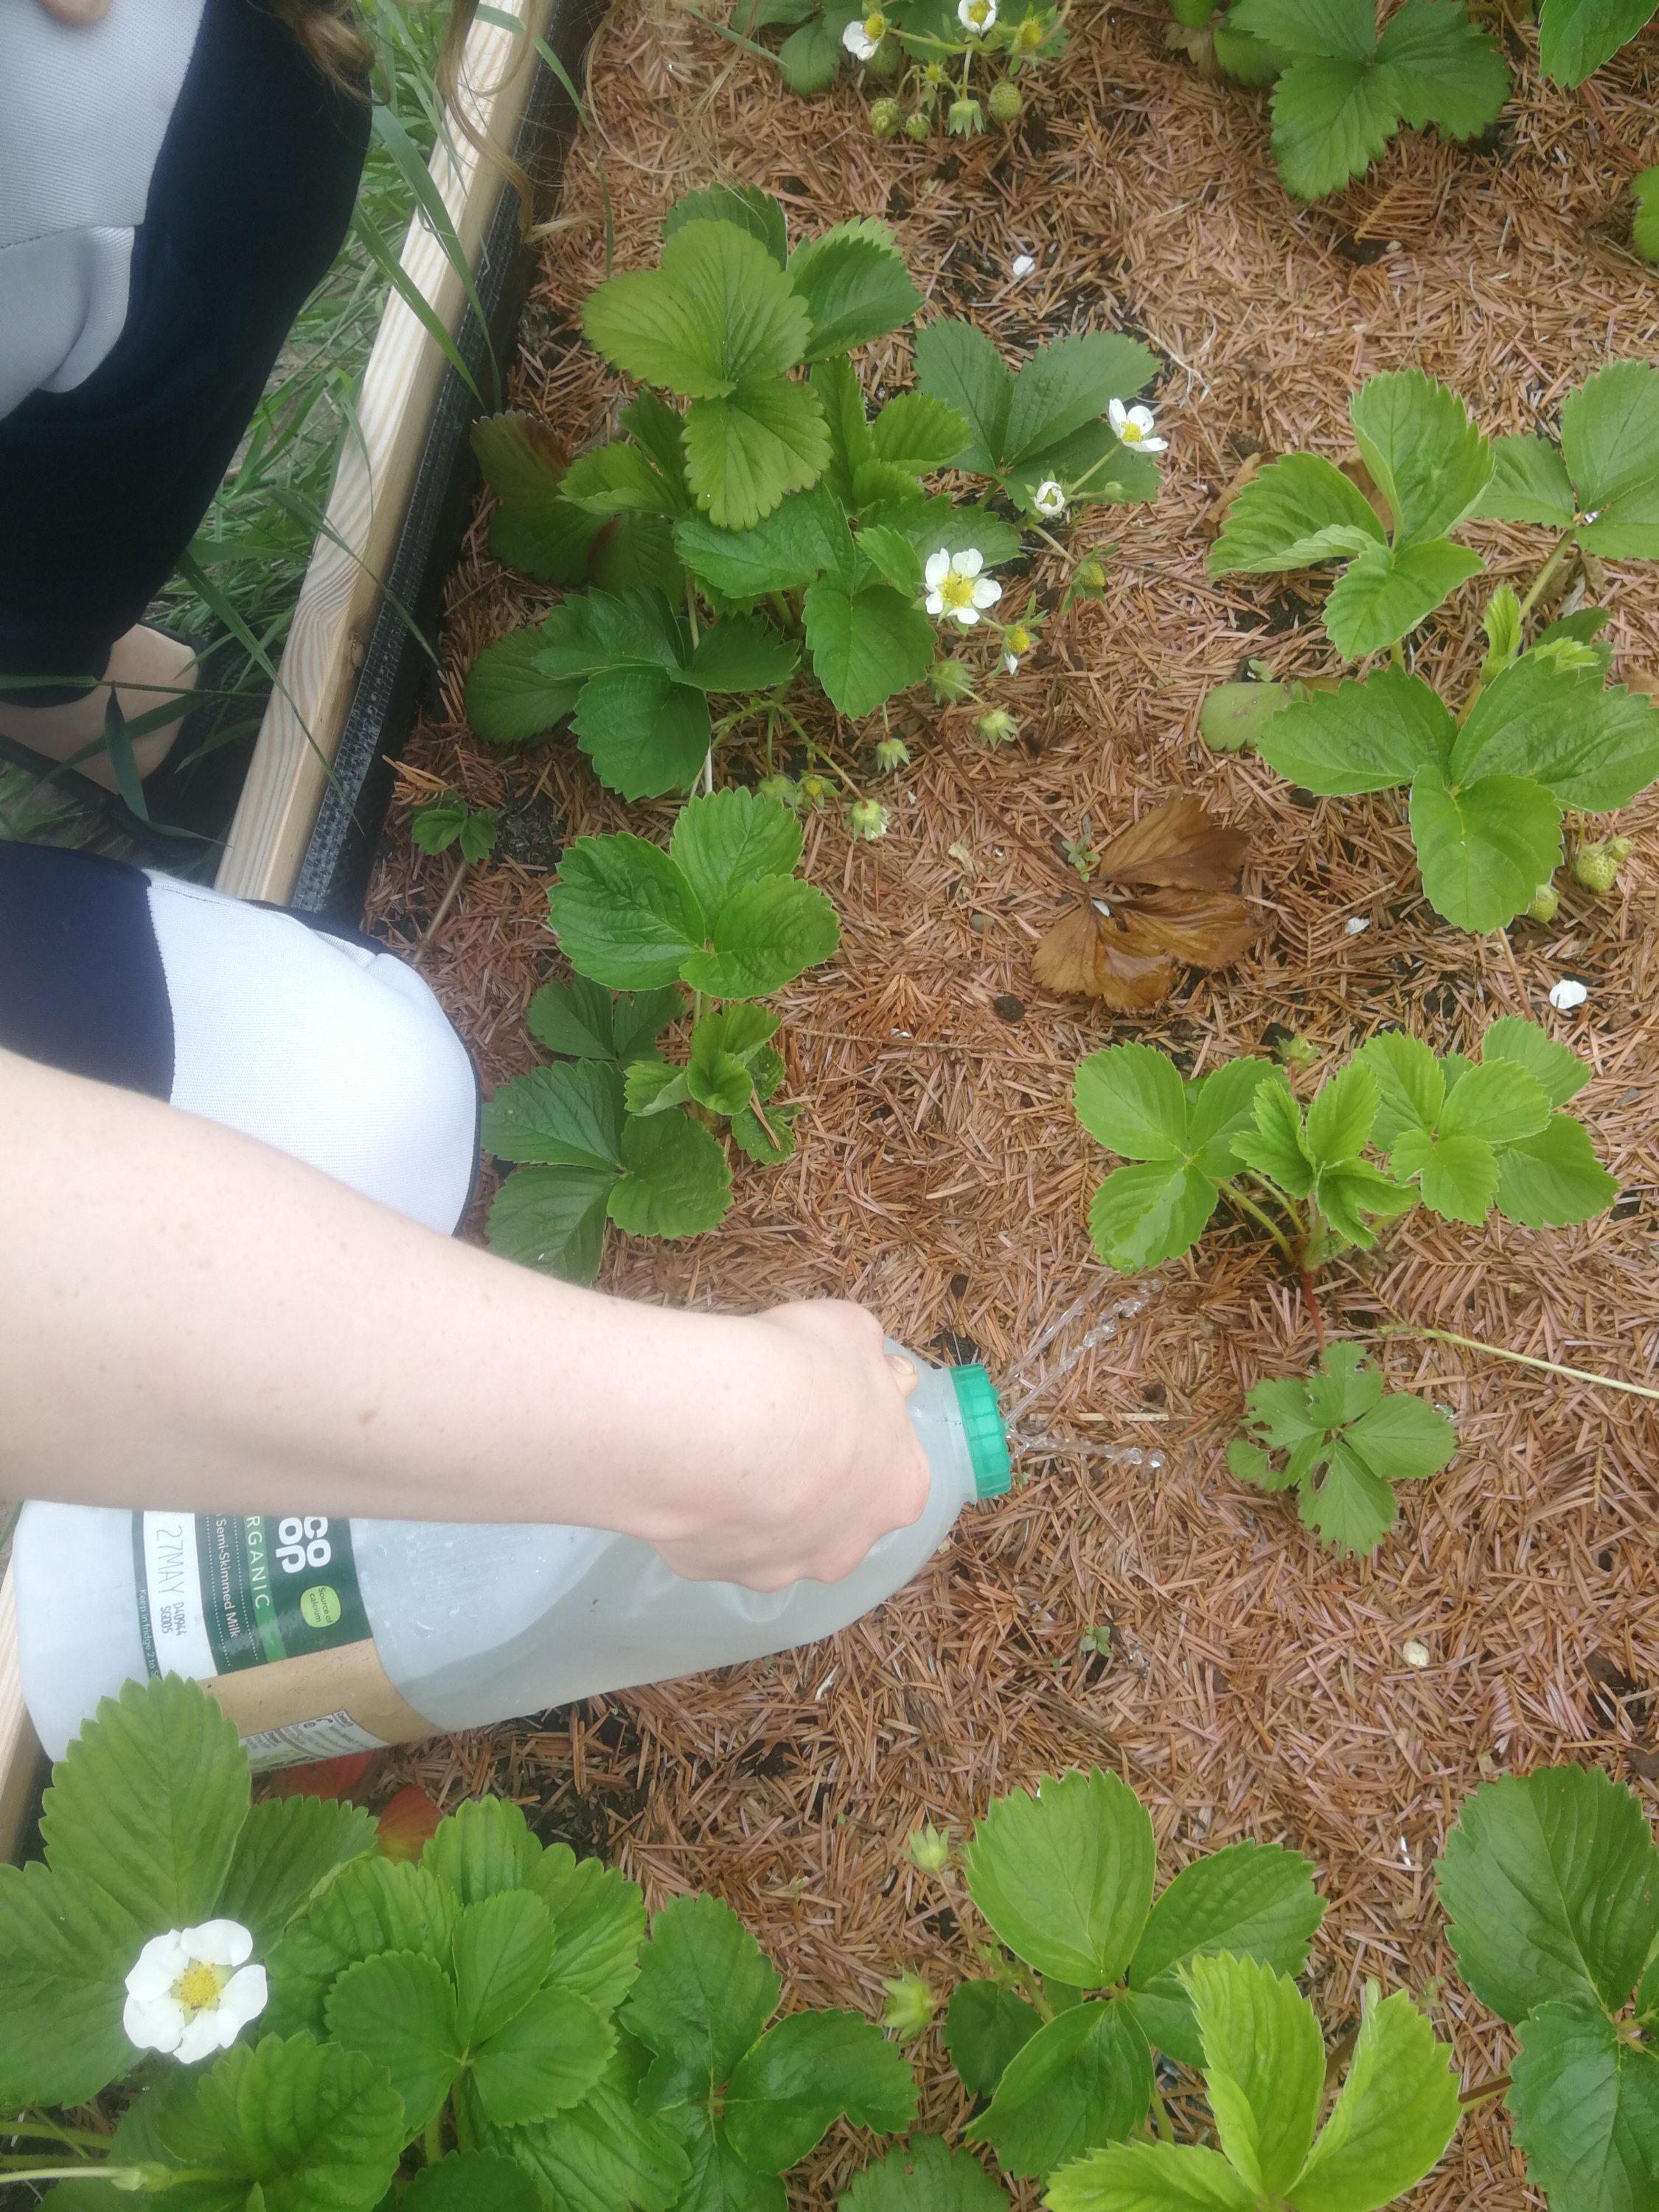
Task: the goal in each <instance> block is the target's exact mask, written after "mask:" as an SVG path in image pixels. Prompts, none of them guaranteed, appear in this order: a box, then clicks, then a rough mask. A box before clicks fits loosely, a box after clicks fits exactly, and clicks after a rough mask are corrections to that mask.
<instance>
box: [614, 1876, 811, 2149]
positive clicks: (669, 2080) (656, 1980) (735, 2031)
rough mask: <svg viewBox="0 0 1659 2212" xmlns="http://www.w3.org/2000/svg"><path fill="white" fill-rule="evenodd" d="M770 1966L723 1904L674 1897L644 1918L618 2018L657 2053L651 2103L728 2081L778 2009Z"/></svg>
mask: <svg viewBox="0 0 1659 2212" xmlns="http://www.w3.org/2000/svg"><path fill="white" fill-rule="evenodd" d="M781 1989H782V1984H781V1982H780V1981H779V1979H778V1976H777V1972H776V1971H775V1968H774V1966H773V1965H772V1962H771V1960H769V1959H768V1958H767V1956H766V1954H765V1953H764V1952H763V1950H762V1949H761V1948H760V1946H759V1944H758V1943H757V1942H756V1941H755V1939H754V1937H753V1936H750V1933H749V1932H748V1930H747V1929H745V1928H744V1924H743V1923H742V1922H741V1921H740V1920H739V1919H738V1916H737V1914H736V1913H735V1912H733V1911H732V1909H731V1907H730V1906H729V1905H722V1904H721V1903H720V1899H718V1898H714V1897H681V1898H676V1899H674V1900H673V1901H672V1902H671V1904H668V1905H664V1906H663V1908H662V1910H661V1911H659V1913H658V1914H657V1915H656V1916H655V1917H654V1918H653V1921H652V1923H651V1934H650V1936H649V1939H648V1940H647V1942H646V1944H645V1946H644V1948H643V1949H642V1950H641V1953H640V1961H639V1973H638V1976H637V1978H636V1979H635V1983H634V1986H633V1988H632V1990H630V1991H629V1996H628V1999H627V2002H626V2003H625V2004H624V2005H623V2010H622V2014H621V2024H622V2026H623V2027H624V2028H626V2030H627V2031H628V2033H629V2034H630V2035H633V2036H636V2037H637V2038H638V2039H639V2040H640V2041H641V2043H643V2044H644V2045H646V2047H647V2049H648V2050H649V2051H652V2052H653V2053H654V2054H655V2057H654V2063H653V2065H652V2067H651V2069H650V2071H649V2072H648V2073H647V2075H646V2078H645V2093H644V2101H645V2103H646V2105H647V2108H648V2109H651V2110H653V2111H661V2110H662V2109H663V2108H664V2107H665V2106H670V2105H675V2104H684V2103H687V2102H693V2101H697V2100H702V2101H706V2100H707V2099H708V2096H709V2094H710V2093H711V2092H712V2091H714V2090H715V2089H718V2088H719V2087H720V2086H721V2085H722V2083H724V2082H725V2081H727V2080H729V2079H730V2077H731V2075H732V2069H734V2067H735V2066H736V2065H737V2063H738V2060H739V2059H740V2058H741V2057H742V2056H743V2054H744V2051H747V2050H748V2049H749V2047H750V2045H751V2044H752V2043H754V2041H755V2040H756V2039H757V2036H758V2035H759V2034H760V2032H761V2030H762V2029H763V2027H765V2025H766V2023H767V2021H769V2019H770V2018H771V2016H772V2015H773V2013H774V2012H775V2010H776V2009H777V2002H778V1997H779V1995H780V1993H781Z"/></svg>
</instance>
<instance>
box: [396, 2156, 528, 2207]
mask: <svg viewBox="0 0 1659 2212" xmlns="http://www.w3.org/2000/svg"><path fill="white" fill-rule="evenodd" d="M483 2205H488V2206H489V2212H542V2199H541V2197H540V2196H539V2195H538V2191H537V2188H536V2185H535V2183H534V2181H532V2179H531V2177H530V2176H529V2174H527V2173H526V2172H525V2170H524V2168H523V2167H522V2166H515V2165H514V2164H513V2160H511V2159H510V2158H497V2157H496V2156H495V2154H494V2153H493V2152H491V2151H478V2150H463V2151H452V2152H451V2153H450V2154H449V2155H448V2157H447V2158H441V2159H440V2160H438V2162H437V2164H436V2165H435V2166H422V2168H421V2169H420V2171H419V2172H418V2173H416V2176H415V2177H414V2179H413V2180H411V2181H410V2185H409V2186H408V2188H407V2189H406V2190H405V2191H404V2197H403V2212H479V2208H480V2207H481V2206H483Z"/></svg>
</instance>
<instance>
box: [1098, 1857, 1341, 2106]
mask: <svg viewBox="0 0 1659 2212" xmlns="http://www.w3.org/2000/svg"><path fill="white" fill-rule="evenodd" d="M1324 1911H1325V1906H1324V1903H1323V1900H1322V1899H1320V1898H1319V1897H1317V1896H1316V1894H1315V1893H1314V1887H1313V1869H1312V1868H1311V1867H1310V1865H1309V1864H1308V1862H1307V1861H1306V1860H1305V1859H1304V1857H1302V1856H1301V1854H1300V1853H1299V1852H1297V1851H1291V1850H1284V1849H1282V1848H1281V1847H1280V1846H1279V1844H1228V1845H1226V1846H1225V1848H1224V1849H1223V1850H1218V1851H1212V1852H1211V1853H1210V1854H1209V1855H1208V1857H1205V1858H1201V1859H1195V1860H1194V1862H1193V1863H1192V1865H1191V1866H1188V1867H1184V1868H1183V1869H1182V1871H1181V1872H1180V1873H1179V1874H1178V1875H1176V1878H1175V1880H1174V1881H1172V1882H1170V1885H1169V1887H1168V1888H1167V1889H1165V1890H1164V1893H1163V1895H1162V1896H1161V1897H1160V1898H1159V1899H1158V1902H1157V1904H1156V1905H1154V1906H1153V1907H1152V1917H1151V1919H1149V1920H1148V1922H1147V1923H1146V1928H1145V1929H1144V1930H1143V1932H1142V1934H1141V1938H1140V1941H1139V1944H1138V1945H1137V1946H1136V1948H1135V1954H1134V1956H1133V1959H1132V1960H1130V1961H1129V1971H1128V1982H1129V1987H1130V1989H1131V1990H1132V1991H1133V1993H1134V1997H1133V2001H1134V2009H1135V2014H1136V2016H1137V2017H1138V2019H1139V2021H1140V2024H1141V2026H1142V2027H1143V2028H1145V2030H1146V2037H1147V2040H1148V2041H1149V2042H1151V2043H1152V2044H1155V2045H1157V2046H1158V2049H1159V2050H1161V2051H1167V2052H1168V2053H1169V2055H1170V2057H1171V2058H1176V2059H1179V2060H1180V2062H1181V2063H1182V2065H1185V2066H1198V2065H1201V2064H1202V2063H1203V2045H1202V2043H1201V2041H1200V2031H1199V2027H1198V2026H1197V2024H1196V2023H1195V2021H1194V2016H1193V2009H1192V2005H1191V2002H1190V1998H1189V1996H1188V1988H1187V1986H1186V1984H1185V1982H1184V1980H1183V1975H1184V1973H1185V1972H1186V1969H1187V1968H1188V1967H1189V1966H1192V1965H1193V1963H1194V1960H1200V1959H1207V1958H1209V1957H1211V1956H1212V1955H1213V1954H1216V1953H1218V1952H1223V1951H1225V1952H1231V1953H1232V1954H1234V1955H1235V1957H1237V1958H1245V1959H1251V1960H1261V1961H1262V1962H1263V1963H1264V1964H1265V1965H1267V1966H1273V1967H1276V1968H1277V1969H1278V1970H1279V1972H1282V1973H1286V1974H1299V1973H1300V1972H1302V1970H1303V1968H1304V1966H1306V1964H1307V1962H1308V1946H1309V1944H1310V1942H1311V1941H1312V1938H1313V1933H1314V1930H1315V1929H1316V1928H1317V1927H1318V1925H1319V1923H1320V1921H1321V1919H1322V1917H1323V1915H1324ZM1304 2148H1305V2146H1304Z"/></svg>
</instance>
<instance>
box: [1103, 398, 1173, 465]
mask: <svg viewBox="0 0 1659 2212" xmlns="http://www.w3.org/2000/svg"><path fill="white" fill-rule="evenodd" d="M1106 420H1107V421H1108V422H1109V423H1110V424H1111V426H1112V428H1113V431H1114V432H1115V435H1117V437H1119V438H1120V439H1121V441H1122V442H1123V443H1124V444H1125V445H1126V446H1134V447H1138V448H1139V451H1140V452H1141V453H1163V452H1164V449H1165V447H1167V446H1168V445H1169V442H1170V441H1169V440H1168V439H1167V438H1156V437H1154V436H1153V435H1152V429H1153V424H1152V409H1151V408H1150V407H1126V406H1125V405H1124V404H1123V402H1122V401H1121V399H1110V400H1108V402H1107V403H1106Z"/></svg>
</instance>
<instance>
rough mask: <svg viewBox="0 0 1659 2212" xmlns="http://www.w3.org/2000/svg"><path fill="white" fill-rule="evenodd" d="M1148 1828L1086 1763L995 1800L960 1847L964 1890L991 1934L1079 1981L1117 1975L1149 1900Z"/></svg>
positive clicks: (1089, 1984) (1085, 1983)
mask: <svg viewBox="0 0 1659 2212" xmlns="http://www.w3.org/2000/svg"><path fill="white" fill-rule="evenodd" d="M1152 1861H1153V1845H1152V1822H1151V1821H1150V1820H1148V1818H1147V1816H1146V1810H1145V1808H1144V1807H1143V1806H1142V1805H1141V1803H1140V1801H1139V1798H1138V1797H1137V1796H1135V1794H1134V1792H1133V1790H1131V1789H1130V1788H1129V1786H1128V1785H1127V1783H1124V1782H1121V1781H1120V1780H1119V1779H1118V1778H1117V1777H1116V1776H1115V1774H1106V1773H1103V1772H1102V1771H1101V1770H1100V1769H1099V1768H1098V1767H1091V1769H1090V1770H1089V1771H1088V1772H1087V1773H1072V1774H1067V1775H1064V1776H1062V1777H1060V1778H1059V1779H1056V1778H1054V1776H1052V1775H1045V1776H1044V1777H1043V1778H1042V1780H1041V1782H1039V1784H1038V1785H1037V1794H1036V1796H1034V1797H1033V1796H1027V1795H1026V1793H1025V1792H1024V1790H1012V1791H1011V1792H1010V1793H1009V1795H1008V1796H1006V1797H999V1798H996V1799H994V1800H993V1802H992V1803H991V1804H990V1806H989V1807H988V1808H987V1811H986V1813H985V1815H984V1817H983V1818H982V1819H981V1821H980V1823H979V1825H978V1826H977V1827H976V1828H975V1832H974V1840H973V1842H972V1844H970V1845H969V1850H968V1855H967V1878H968V1889H969V1895H970V1896H971V1897H972V1898H973V1900H974V1903H975V1905H977V1906H978V1907H979V1910H980V1911H981V1913H982V1914H983V1915H984V1917H985V1918H986V1919H987V1921H988V1922H989V1923H990V1925H991V1928H992V1929H993V1930H994V1933H995V1934H996V1936H998V1937H999V1939H1000V1941H1001V1942H1004V1943H1006V1945H1007V1946H1008V1948H1009V1949H1010V1950H1011V1951H1012V1952H1013V1953H1014V1954H1016V1955H1017V1956H1018V1957H1019V1958H1021V1959H1024V1960H1025V1961H1026V1963H1027V1965H1028V1966H1035V1967H1036V1970H1037V1972H1039V1973H1041V1974H1047V1975H1051V1976H1053V1977H1054V1978H1055V1979H1056V1980H1059V1981H1062V1982H1068V1983H1070V1984H1073V1986H1074V1987H1076V1988H1078V1989H1106V1988H1109V1987H1110V1986H1111V1984H1113V1983H1115V1982H1117V1981H1120V1980H1121V1978H1122V1976H1123V1973H1124V1970H1125V1969H1126V1968H1127V1966H1128V1963H1129V1960H1130V1959H1131V1957H1132V1956H1133V1953H1134V1949H1135V1946H1136V1944H1137V1943H1138V1942H1139V1939H1140V1935H1141V1931H1142V1929H1144V1928H1145V1927H1146V1919H1147V1915H1148V1914H1149V1912H1150V1911H1151V1910H1152Z"/></svg>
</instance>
